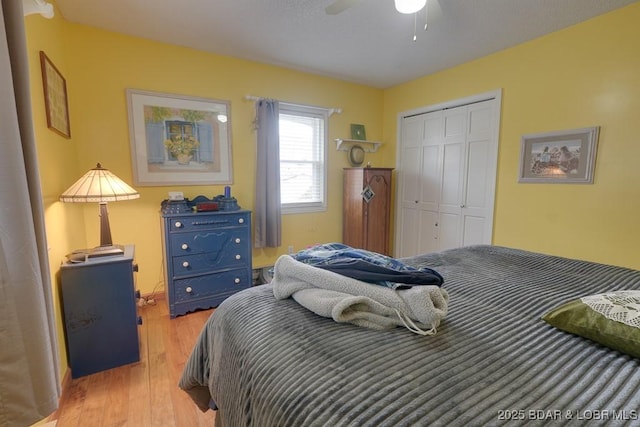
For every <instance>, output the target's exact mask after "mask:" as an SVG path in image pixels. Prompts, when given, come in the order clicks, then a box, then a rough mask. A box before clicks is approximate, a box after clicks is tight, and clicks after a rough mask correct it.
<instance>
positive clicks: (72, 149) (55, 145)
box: [25, 15, 86, 372]
mask: <svg viewBox="0 0 640 427" xmlns="http://www.w3.org/2000/svg"><path fill="white" fill-rule="evenodd" d="M25 26H26V35H27V49H28V57H29V71H30V80H31V82H32V83H31V103H32V111H33V121H34V130H35V136H36V141H37V152H38V163H39V169H40V180H41V183H42V186H41V187H42V193H43V202H44V208H45V226H46V229H47V243H48V247H49V264H50V267H51V281H52V285H53V292H54V305H55V307H54V309H55V312H56V323H57V330H58V337H59V348H60V352H61V355H60V370H61V372H64V371H65V370H66V365H67V362H66V351H65V347H64V339H63V336H64V335H63V328H62V320H61V315H60V306H59V304H58V291H57V289H58V286H57V283H56V274H57V272H58V270H59V266H60V263H61V261H62V260H63V259H64V256H65V254H67V253H69V252H70V251H72V250H73V249H76V248H80V247H84V245H85V242H86V237H85V224H84V216H83V214H82V210H81V209H78V206H68V205H65V206H63V205H62V203H60V202H58V197H59V196H60V194H61V193H62V192H63V191H64V190H65V189H66V188H67V187H68V186H69V185H70V184H71V183H72V182H73V181H74V180H75V179H77V178H78V177H79V175H78V174H79V173H80V171H81V169H80V168H79V167H78V166H77V156H78V154H77V150H76V144H75V142H74V139H66V138H63V137H62V136H60V135H58V134H57V133H55V132H52V131H50V130H49V129H48V128H47V121H46V115H45V105H44V91H43V86H42V74H41V71H40V57H39V52H40V51H41V50H42V51H44V52H45V53H46V54H47V56H48V57H49V59H50V60H51V61H52V62H53V64H54V65H55V66H56V68H58V70H59V71H60V72H61V73H62V74H63V75H64V76H66V75H67V74H68V73H69V67H68V64H67V61H66V51H65V46H64V43H63V31H64V26H65V22H64V20H62V19H60V18H54V19H45V18H43V17H41V16H40V15H30V16H28V17H26V18H25ZM71 125H72V127H73V121H72V122H71Z"/></svg>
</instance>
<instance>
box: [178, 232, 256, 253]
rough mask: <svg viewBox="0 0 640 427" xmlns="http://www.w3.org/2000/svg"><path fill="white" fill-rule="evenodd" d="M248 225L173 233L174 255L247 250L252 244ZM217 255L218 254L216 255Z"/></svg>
mask: <svg viewBox="0 0 640 427" xmlns="http://www.w3.org/2000/svg"><path fill="white" fill-rule="evenodd" d="M248 239H249V232H248V229H247V228H246V227H244V228H240V227H234V228H226V229H225V228H223V229H218V230H210V231H207V230H202V231H192V232H185V233H171V235H170V236H169V245H170V247H171V255H172V256H185V255H195V254H200V253H207V252H209V253H213V254H217V253H218V252H220V251H228V252H234V253H236V252H238V251H242V252H245V250H246V247H247V246H248V245H250V242H249V241H248ZM216 256H217V255H216Z"/></svg>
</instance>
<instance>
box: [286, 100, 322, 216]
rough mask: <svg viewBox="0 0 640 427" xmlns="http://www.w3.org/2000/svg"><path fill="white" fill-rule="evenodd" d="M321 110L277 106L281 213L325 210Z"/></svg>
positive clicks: (287, 105) (296, 106) (294, 106)
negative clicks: (278, 115)
mask: <svg viewBox="0 0 640 427" xmlns="http://www.w3.org/2000/svg"><path fill="white" fill-rule="evenodd" d="M327 118H328V112H327V111H326V110H324V109H320V108H313V107H303V106H298V105H290V104H284V103H281V104H280V122H279V126H280V201H281V204H282V213H300V212H318V211H324V210H326V206H327V202H326V187H327V185H326V151H327V150H326V147H327V141H326V138H327V137H326V135H327Z"/></svg>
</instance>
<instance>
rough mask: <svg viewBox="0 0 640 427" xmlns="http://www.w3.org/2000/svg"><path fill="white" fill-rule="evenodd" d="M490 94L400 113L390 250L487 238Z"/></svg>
mask: <svg viewBox="0 0 640 427" xmlns="http://www.w3.org/2000/svg"><path fill="white" fill-rule="evenodd" d="M495 114H496V109H495V100H486V101H482V102H477V103H473V104H470V105H464V106H459V107H452V108H446V109H439V110H435V111H432V112H426V113H422V114H416V115H413V116H411V117H406V118H404V119H402V122H401V141H400V150H399V164H398V179H399V197H398V221H397V227H396V229H397V235H396V251H395V252H396V256H411V255H417V254H420V253H427V252H433V251H437V250H444V249H449V248H454V247H459V246H467V245H472V244H480V243H491V237H492V236H491V235H492V226H493V203H494V191H495V176H496V167H497V142H498V139H497V124H496V120H495V116H494V115H495Z"/></svg>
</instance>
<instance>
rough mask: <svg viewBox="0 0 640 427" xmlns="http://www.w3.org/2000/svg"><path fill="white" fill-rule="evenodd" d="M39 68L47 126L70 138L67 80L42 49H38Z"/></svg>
mask: <svg viewBox="0 0 640 427" xmlns="http://www.w3.org/2000/svg"><path fill="white" fill-rule="evenodd" d="M40 68H41V69H42V86H43V88H44V106H45V109H46V114H47V127H49V129H51V130H52V131H54V132H56V133H58V134H60V135H62V136H64V137H65V138H71V127H70V125H69V104H68V101H67V82H66V80H65V79H64V77H62V74H61V73H60V71H58V69H57V68H56V66H55V65H53V63H52V62H51V60H50V59H49V58H48V57H47V55H46V54H45V53H44V52H43V51H40Z"/></svg>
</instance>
